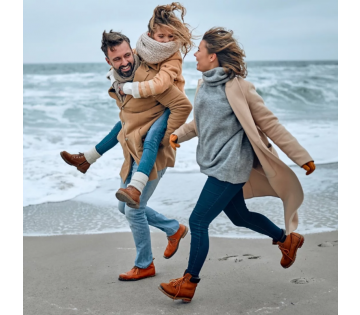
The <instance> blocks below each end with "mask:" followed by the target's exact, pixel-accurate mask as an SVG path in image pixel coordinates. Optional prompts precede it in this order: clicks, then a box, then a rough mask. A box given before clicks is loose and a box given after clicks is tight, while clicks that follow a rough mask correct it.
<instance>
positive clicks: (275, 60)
mask: <svg viewBox="0 0 360 315" xmlns="http://www.w3.org/2000/svg"><path fill="white" fill-rule="evenodd" d="M304 61H305V62H314V61H328V62H329V61H336V62H339V59H274V60H248V61H246V62H245V63H247V62H304ZM190 62H196V60H184V63H190ZM75 63H77V64H87V63H104V64H105V62H101V61H88V62H82V61H81V62H79V61H61V62H23V65H44V64H75Z"/></svg>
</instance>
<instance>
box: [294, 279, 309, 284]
mask: <svg viewBox="0 0 360 315" xmlns="http://www.w3.org/2000/svg"><path fill="white" fill-rule="evenodd" d="M290 282H291V283H294V284H307V283H309V280H307V279H305V278H296V279H292V280H291V281H290Z"/></svg>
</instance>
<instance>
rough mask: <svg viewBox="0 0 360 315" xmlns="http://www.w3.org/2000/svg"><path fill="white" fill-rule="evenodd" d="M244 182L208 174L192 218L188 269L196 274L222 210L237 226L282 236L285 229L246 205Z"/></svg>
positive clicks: (203, 259) (278, 237) (277, 239)
mask: <svg viewBox="0 0 360 315" xmlns="http://www.w3.org/2000/svg"><path fill="white" fill-rule="evenodd" d="M244 184H245V183H242V184H231V183H229V182H223V181H220V180H218V179H216V178H215V177H210V176H209V177H208V179H207V181H206V183H205V185H204V188H203V190H202V192H201V194H200V197H199V200H198V202H197V204H196V206H195V208H194V210H193V212H192V213H191V216H190V219H189V224H190V231H191V246H190V257H189V264H188V267H187V271H186V272H188V273H190V274H191V275H193V276H194V277H198V276H199V273H200V270H201V268H202V266H203V264H204V262H205V259H206V256H207V254H208V251H209V231H208V229H209V225H210V223H211V222H212V221H213V220H214V219H215V218H216V217H217V216H218V215H219V214H220V212H221V211H223V210H224V212H225V214H226V215H227V216H228V217H229V219H230V220H231V222H232V223H234V224H235V225H236V226H243V227H246V228H249V229H251V230H253V231H256V232H258V233H261V234H265V235H267V236H270V237H271V238H273V239H274V240H275V241H279V240H280V239H281V238H282V236H283V233H284V232H283V230H282V229H280V228H279V227H277V226H276V225H275V224H274V223H273V222H271V221H270V220H269V219H268V218H267V217H265V216H264V215H262V214H260V213H256V212H250V211H249V210H248V209H247V207H246V204H245V200H244V195H243V190H242V187H243V186H244Z"/></svg>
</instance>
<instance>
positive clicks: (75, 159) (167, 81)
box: [60, 2, 194, 208]
mask: <svg viewBox="0 0 360 315" xmlns="http://www.w3.org/2000/svg"><path fill="white" fill-rule="evenodd" d="M174 11H180V12H181V19H179V18H178V17H177V16H176V15H175V13H174ZM185 14H186V10H185V8H184V7H183V6H182V5H181V4H179V3H177V2H173V3H171V4H170V5H163V6H157V7H156V8H155V10H154V13H153V16H152V18H151V19H150V21H149V24H148V32H147V33H144V34H142V35H141V36H140V38H139V40H138V42H137V44H136V50H135V51H134V52H135V53H137V55H138V56H140V57H141V59H142V60H144V61H145V62H146V63H147V64H149V65H152V66H154V68H155V69H157V68H159V73H158V74H157V75H156V76H155V77H154V78H153V79H152V80H149V81H144V82H127V83H125V84H123V83H119V82H118V81H117V80H116V78H117V73H116V71H115V70H114V69H111V70H110V71H109V73H108V75H107V76H108V78H109V79H110V80H111V83H112V86H113V88H114V89H115V90H116V94H117V95H118V97H119V99H120V100H122V101H123V100H124V95H125V94H129V95H132V96H133V97H134V98H146V97H149V96H153V95H157V94H161V93H163V92H164V91H165V90H166V89H168V88H169V87H170V86H171V85H175V86H176V87H177V88H179V90H181V91H182V92H184V85H185V80H184V78H183V76H182V57H181V53H180V51H181V52H183V54H184V57H185V56H186V54H187V53H188V52H189V51H190V50H191V49H192V48H193V46H194V43H193V42H192V39H193V35H192V34H191V31H190V30H189V25H188V24H186V23H184V15H185ZM169 115H170V111H169V109H166V110H165V111H164V114H163V115H162V116H161V117H160V118H159V119H157V120H156V121H155V122H154V124H153V125H152V126H151V128H150V129H149V131H148V133H147V135H146V137H145V141H144V148H143V154H142V157H141V160H140V163H139V167H138V170H137V172H136V173H135V174H134V175H133V177H132V179H131V182H130V183H129V185H128V186H132V187H133V188H135V189H136V190H137V191H138V192H139V196H140V195H141V193H142V190H143V189H144V187H145V185H146V184H147V182H148V179H149V174H150V172H151V170H152V168H153V166H154V163H155V160H156V156H157V151H158V148H159V145H160V142H161V140H162V139H163V137H164V134H165V131H166V127H167V119H168V117H169ZM121 128H122V125H121V122H118V123H117V124H116V125H115V126H114V128H113V129H112V130H111V131H110V133H109V134H108V135H107V136H106V137H105V138H104V139H103V140H102V141H101V142H100V143H99V144H97V145H96V146H95V148H92V149H91V150H89V151H87V152H85V153H80V154H69V153H67V152H66V151H63V152H61V153H60V155H61V157H62V158H63V159H64V161H65V162H66V163H68V164H70V165H74V166H76V167H77V169H78V170H79V171H80V172H82V173H86V171H87V170H88V168H89V167H90V165H91V164H93V163H94V162H96V160H97V159H98V158H100V157H101V156H102V155H103V154H104V153H105V152H107V151H108V150H110V149H112V148H113V147H114V146H115V145H116V144H117V143H118V140H117V135H118V133H119V132H120V130H121ZM127 189H128V188H126V189H119V190H118V192H117V193H116V197H117V198H118V199H119V200H120V201H124V202H127V205H128V206H129V207H132V208H139V200H133V199H131V198H130V199H129V195H128V194H127V193H126V191H127Z"/></svg>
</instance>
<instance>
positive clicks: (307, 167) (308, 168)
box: [301, 161, 316, 175]
mask: <svg viewBox="0 0 360 315" xmlns="http://www.w3.org/2000/svg"><path fill="white" fill-rule="evenodd" d="M301 167H302V168H303V169H304V170H305V171H306V175H310V174H311V173H312V172H313V171H315V168H316V167H315V164H314V161H311V162H307V163H306V164H304V165H303V166H301Z"/></svg>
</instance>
